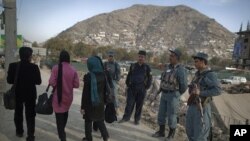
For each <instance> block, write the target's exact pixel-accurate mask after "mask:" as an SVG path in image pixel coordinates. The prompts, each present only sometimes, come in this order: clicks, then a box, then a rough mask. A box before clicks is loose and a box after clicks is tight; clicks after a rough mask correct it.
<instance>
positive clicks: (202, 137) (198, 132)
mask: <svg viewBox="0 0 250 141" xmlns="http://www.w3.org/2000/svg"><path fill="white" fill-rule="evenodd" d="M203 115H204V123H205V125H204V126H202V121H201V114H200V112H199V109H198V107H197V106H196V105H190V106H189V107H188V110H187V115H186V132H187V136H188V139H189V141H207V138H208V135H209V132H210V127H211V106H210V104H207V105H206V106H205V107H204V108H203Z"/></svg>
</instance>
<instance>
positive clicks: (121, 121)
mask: <svg viewBox="0 0 250 141" xmlns="http://www.w3.org/2000/svg"><path fill="white" fill-rule="evenodd" d="M127 121H128V120H125V119H121V120H120V121H119V122H118V123H124V122H127Z"/></svg>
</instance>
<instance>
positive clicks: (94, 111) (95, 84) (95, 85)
mask: <svg viewBox="0 0 250 141" xmlns="http://www.w3.org/2000/svg"><path fill="white" fill-rule="evenodd" d="M87 67H88V70H89V72H88V73H87V74H85V75H84V80H83V81H84V88H83V93H82V104H81V113H82V114H83V117H84V119H85V136H86V137H84V138H83V139H82V140H83V141H92V140H93V139H92V123H93V122H95V123H96V124H97V126H98V128H99V130H100V132H101V135H102V138H103V140H104V141H108V138H109V134H108V131H107V128H106V126H105V123H104V105H105V100H104V99H105V92H106V87H105V86H106V76H105V73H104V69H103V64H102V61H101V59H100V58H99V57H97V56H92V57H90V58H89V59H88V60H87Z"/></svg>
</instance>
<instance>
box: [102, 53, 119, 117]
mask: <svg viewBox="0 0 250 141" xmlns="http://www.w3.org/2000/svg"><path fill="white" fill-rule="evenodd" d="M104 69H105V70H106V71H107V72H108V73H109V74H110V77H111V78H112V80H113V85H114V95H115V101H114V105H115V108H116V112H117V113H118V108H119V102H118V97H117V94H118V90H117V86H118V82H119V80H120V78H121V68H120V65H119V64H118V63H117V62H116V61H115V60H114V52H113V51H109V52H108V61H107V62H104Z"/></svg>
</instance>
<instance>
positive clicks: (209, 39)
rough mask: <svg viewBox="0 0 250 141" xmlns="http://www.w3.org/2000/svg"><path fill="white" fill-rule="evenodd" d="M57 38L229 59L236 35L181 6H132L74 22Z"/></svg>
mask: <svg viewBox="0 0 250 141" xmlns="http://www.w3.org/2000/svg"><path fill="white" fill-rule="evenodd" d="M58 37H62V38H70V39H72V40H73V41H74V43H77V42H84V43H86V44H95V45H101V46H103V45H111V46H114V47H122V48H127V49H128V50H129V49H146V50H150V51H154V52H156V53H157V52H162V49H168V48H171V47H183V48H186V49H187V50H188V52H190V53H194V52H195V51H205V52H208V53H210V54H213V55H215V56H217V55H218V56H221V57H225V56H230V53H229V52H227V51H226V50H230V49H231V48H232V47H233V42H234V38H235V35H234V34H233V33H231V32H230V31H228V30H227V29H226V28H224V27H223V26H222V25H220V24H219V23H217V22H216V21H215V20H214V19H212V18H209V17H207V16H206V15H204V14H202V13H200V12H198V11H196V10H194V9H192V8H190V7H187V6H184V5H179V6H171V7H163V6H153V5H134V6H132V7H129V8H126V9H120V10H116V11H113V12H110V13H103V14H100V15H97V16H94V17H91V18H89V19H86V20H83V21H81V22H78V23H76V24H75V25H74V26H72V27H70V28H68V29H66V30H65V31H63V32H61V33H60V34H59V35H58Z"/></svg>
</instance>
